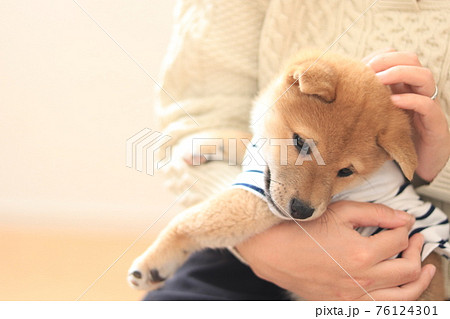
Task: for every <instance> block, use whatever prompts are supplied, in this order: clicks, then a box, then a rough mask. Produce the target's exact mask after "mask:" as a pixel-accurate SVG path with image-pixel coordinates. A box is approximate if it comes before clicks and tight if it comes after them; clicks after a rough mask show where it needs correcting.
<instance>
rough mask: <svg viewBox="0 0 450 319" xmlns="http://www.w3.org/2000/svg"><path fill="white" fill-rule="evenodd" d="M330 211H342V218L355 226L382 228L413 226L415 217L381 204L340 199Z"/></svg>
mask: <svg viewBox="0 0 450 319" xmlns="http://www.w3.org/2000/svg"><path fill="white" fill-rule="evenodd" d="M329 208H330V211H334V210H336V211H338V210H340V211H342V212H345V214H339V216H340V218H343V217H345V221H346V222H348V223H350V224H351V225H352V226H353V228H356V227H364V226H378V227H382V228H396V227H400V226H404V225H406V224H408V225H410V226H412V224H413V223H414V218H413V217H412V216H411V215H409V214H408V213H406V212H404V211H399V210H394V209H392V208H390V207H387V206H385V205H381V204H374V203H364V202H353V201H339V202H336V203H333V204H331V205H330V206H329Z"/></svg>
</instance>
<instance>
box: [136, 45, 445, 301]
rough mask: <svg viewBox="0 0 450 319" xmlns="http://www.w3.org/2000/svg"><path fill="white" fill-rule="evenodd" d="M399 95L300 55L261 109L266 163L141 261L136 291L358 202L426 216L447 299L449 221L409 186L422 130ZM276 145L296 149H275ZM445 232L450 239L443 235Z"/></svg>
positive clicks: (335, 59)
mask: <svg viewBox="0 0 450 319" xmlns="http://www.w3.org/2000/svg"><path fill="white" fill-rule="evenodd" d="M390 95H391V93H390V90H389V88H388V87H386V86H384V85H382V84H381V83H380V82H379V81H378V79H377V78H376V76H375V74H374V72H373V71H372V70H371V69H370V68H369V67H367V66H366V65H364V64H363V63H361V62H359V61H354V60H352V59H349V58H345V57H342V56H339V55H335V54H331V53H327V54H326V55H324V56H320V55H319V54H318V53H317V52H301V53H299V54H297V55H296V56H294V57H293V59H292V60H290V61H289V63H287V66H286V68H284V69H283V70H282V72H281V74H280V75H279V76H278V77H277V78H276V79H275V80H274V81H273V82H272V83H271V84H270V85H269V86H268V87H267V88H266V89H265V90H263V91H262V92H261V94H260V95H259V97H258V98H257V99H256V100H255V103H254V108H253V111H252V118H253V121H252V122H253V123H255V125H254V126H253V134H254V135H253V137H254V141H258V140H265V141H266V143H264V144H263V145H262V146H261V147H259V148H258V149H257V151H258V152H259V153H260V155H261V156H262V158H263V159H264V161H265V163H264V164H263V165H260V167H259V168H258V169H250V170H246V171H245V172H244V173H243V174H244V176H243V178H244V180H245V178H246V176H247V177H249V176H250V178H247V181H244V182H243V181H242V180H241V181H240V182H237V183H235V185H234V186H232V187H230V189H228V190H226V191H224V192H222V193H220V194H218V195H216V196H214V197H213V198H210V199H207V200H206V201H204V202H203V203H200V204H198V205H195V206H193V207H191V208H189V209H187V210H185V211H184V212H182V213H180V214H179V215H178V216H176V217H175V218H174V219H173V220H172V221H171V222H170V223H169V225H168V226H167V227H166V228H165V229H164V230H163V232H162V233H161V234H160V235H159V237H158V238H157V240H156V241H155V242H154V243H153V244H152V245H151V246H150V247H149V248H148V250H147V251H146V252H145V253H144V254H143V255H142V256H140V257H139V258H137V259H136V260H135V262H134V263H133V265H132V266H131V268H130V270H129V275H128V280H129V282H130V284H131V285H132V286H133V287H136V288H138V289H148V290H150V289H156V288H158V287H160V286H161V285H163V283H164V280H165V279H167V278H169V277H170V276H171V275H172V274H173V273H174V272H175V271H176V270H177V268H178V267H179V266H180V265H182V264H183V263H184V262H185V261H186V259H187V258H188V257H189V256H190V254H191V253H193V252H195V251H198V250H201V249H204V248H224V247H230V246H235V245H237V244H238V243H240V242H242V241H244V240H246V239H248V238H249V237H251V236H253V235H255V234H257V233H260V232H263V231H264V230H266V229H268V228H269V227H271V226H274V225H276V224H278V223H280V222H283V221H284V220H292V219H295V220H297V221H300V222H303V221H308V220H312V219H315V218H318V217H320V216H321V215H323V214H325V213H326V212H327V207H328V205H329V204H330V202H332V201H336V200H341V199H349V200H357V201H370V202H379V203H383V204H386V205H388V206H391V207H393V208H395V209H402V210H405V211H408V213H410V214H413V215H414V216H415V217H416V219H417V220H418V222H417V223H418V224H417V225H416V227H415V228H413V231H412V232H417V231H421V232H422V233H424V236H425V245H424V250H423V259H424V258H425V257H428V259H427V260H425V262H429V261H430V259H433V260H432V262H433V263H434V264H435V265H436V267H437V272H436V274H439V273H440V275H436V276H435V279H433V283H432V285H431V286H430V288H429V289H428V291H427V294H426V295H424V297H423V298H424V299H430V300H441V299H443V298H444V297H445V296H444V294H445V293H444V286H443V282H444V281H443V280H442V269H441V268H442V267H441V263H440V259H441V257H440V256H437V255H436V253H435V252H440V253H441V254H447V253H448V247H446V246H445V245H448V242H447V244H445V240H446V238H448V220H447V219H446V217H445V214H444V213H443V212H441V211H440V210H439V209H437V208H435V207H434V206H432V205H431V204H430V203H424V202H423V201H421V200H420V199H419V198H418V196H417V195H416V194H415V193H414V191H413V189H412V186H410V185H409V183H408V180H411V179H412V177H413V174H414V171H415V169H416V166H417V155H416V152H415V148H414V143H413V140H412V135H413V131H412V128H411V124H410V117H409V116H408V114H407V113H406V112H405V111H403V110H401V109H399V108H397V107H395V106H394V105H393V104H392V102H391V100H390ZM275 139H276V140H278V141H280V140H281V141H285V142H286V143H285V144H283V145H281V144H280V143H271V142H270V141H272V140H275ZM267 141H269V142H267ZM254 146H255V145H254ZM282 147H284V150H285V152H281V153H280V150H281V148H282ZM280 154H283V156H280ZM314 154H316V155H318V154H320V158H321V161H322V164H320V163H318V161H317V157H316V161H314V160H308V159H311V155H314ZM299 163H300V164H299ZM206 165H207V164H206ZM252 174H253V175H252ZM238 180H239V178H238ZM249 180H250V182H249ZM252 180H254V183H253V182H252ZM430 218H431V219H430ZM421 223H423V224H421ZM379 231H382V230H381V229H380V230H377V229H369V228H366V229H362V230H361V233H363V234H365V235H367V236H369V235H371V234H373V233H376V232H379ZM440 232H442V233H443V234H444V235H443V236H444V238H442V237H440V235H436V233H440ZM445 232H446V235H445ZM445 236H447V237H445ZM349 245H351V243H349ZM446 249H447V250H446ZM436 256H437V257H436Z"/></svg>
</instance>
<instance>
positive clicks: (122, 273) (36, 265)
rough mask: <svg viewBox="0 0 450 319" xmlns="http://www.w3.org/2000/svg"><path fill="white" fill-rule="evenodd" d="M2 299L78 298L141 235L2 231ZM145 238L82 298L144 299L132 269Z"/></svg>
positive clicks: (0, 293)
mask: <svg viewBox="0 0 450 319" xmlns="http://www.w3.org/2000/svg"><path fill="white" fill-rule="evenodd" d="M0 233H1V234H2V240H1V241H0V254H1V259H0V269H2V271H1V272H0V300H75V299H77V298H78V296H80V295H81V294H82V293H83V291H84V290H85V289H86V288H87V287H89V285H90V284H91V283H92V282H93V281H94V280H95V279H96V278H97V277H98V276H100V274H102V273H103V272H104V271H105V270H106V269H107V267H108V266H109V265H111V264H112V263H113V262H114V260H115V259H116V258H117V257H119V256H120V254H121V253H122V252H123V251H124V250H125V249H126V248H127V247H128V246H129V245H130V243H131V242H133V241H134V240H135V239H136V237H137V236H138V235H139V234H136V233H130V234H123V233H121V234H120V235H114V234H112V233H106V234H93V233H90V234H87V233H84V234H83V233H77V232H75V231H55V230H45V229H44V228H41V229H39V228H28V229H24V228H21V229H17V228H16V229H14V228H5V227H0ZM151 239H152V235H148V236H144V237H143V238H142V240H140V241H139V242H138V243H137V244H136V245H135V246H134V248H132V249H131V250H130V251H129V252H128V253H127V254H125V255H124V256H123V258H121V259H120V260H119V261H118V262H117V263H116V264H115V265H114V266H113V267H112V268H111V269H110V270H109V271H108V272H107V273H106V274H105V275H104V276H103V277H102V278H101V279H100V280H98V282H97V283H96V284H95V285H94V286H93V287H92V288H91V289H90V290H89V291H88V292H87V293H86V294H85V295H84V296H83V298H82V299H81V300H139V299H140V298H141V296H142V292H138V291H135V290H133V289H132V288H130V287H128V285H127V283H126V280H125V278H126V272H127V269H128V267H129V265H130V263H131V261H132V260H133V258H135V257H136V256H137V255H138V254H139V252H141V251H143V249H144V248H145V247H146V246H147V244H148V243H149V242H151Z"/></svg>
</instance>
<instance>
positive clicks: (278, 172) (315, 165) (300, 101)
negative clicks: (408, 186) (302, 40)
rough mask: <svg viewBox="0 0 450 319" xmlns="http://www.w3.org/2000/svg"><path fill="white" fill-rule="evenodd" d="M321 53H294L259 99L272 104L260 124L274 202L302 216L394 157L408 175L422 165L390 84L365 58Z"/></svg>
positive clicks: (280, 209) (283, 210) (258, 131)
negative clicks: (384, 82)
mask: <svg viewBox="0 0 450 319" xmlns="http://www.w3.org/2000/svg"><path fill="white" fill-rule="evenodd" d="M318 57H319V55H318V54H314V53H307V54H300V55H299V56H297V57H296V58H294V59H293V60H292V61H291V62H290V63H289V64H288V67H287V68H286V69H285V71H284V72H283V74H282V76H281V77H280V78H278V79H277V81H275V82H274V83H273V84H272V86H270V87H269V88H268V90H266V91H265V92H264V93H263V94H262V95H261V97H260V99H259V101H258V100H257V103H256V105H257V106H256V108H261V107H259V106H258V104H260V105H265V106H267V105H272V107H271V108H270V109H269V111H267V112H265V113H264V115H263V116H262V119H261V122H262V125H260V126H258V127H257V128H256V129H255V135H256V136H259V137H263V138H267V140H268V142H266V143H265V144H264V146H263V148H262V153H263V156H264V158H265V160H266V162H267V164H268V166H267V171H266V192H267V193H268V199H269V203H270V204H271V206H272V209H273V210H275V211H277V212H278V213H279V214H281V215H283V216H286V215H287V214H289V215H290V216H291V217H293V218H296V219H302V220H309V219H314V218H317V217H319V216H321V215H322V214H323V213H324V212H325V211H326V209H327V206H328V204H329V202H330V200H331V198H332V196H334V195H335V194H337V193H339V192H342V191H344V190H346V189H349V188H351V187H354V186H356V185H357V184H358V183H361V182H363V181H364V179H366V178H367V177H369V176H370V175H371V174H372V173H374V172H375V171H377V170H378V169H379V168H380V167H381V165H382V164H383V163H384V162H385V161H387V160H389V159H393V160H395V161H396V162H397V163H398V165H399V166H400V168H401V169H402V171H403V173H404V175H405V176H406V177H407V178H408V179H411V178H412V176H413V174H414V171H415V168H416V165H417V156H416V153H415V148H414V144H413V141H412V131H411V125H410V119H409V116H408V115H407V114H406V113H405V112H404V111H402V110H400V109H398V108H396V107H395V106H394V105H393V104H392V103H391V100H390V90H389V88H387V87H385V86H384V85H382V84H381V83H380V82H379V81H378V79H377V78H376V77H375V74H374V72H373V71H372V70H371V69H369V68H368V67H367V66H365V65H364V64H362V63H361V62H359V61H358V62H357V61H354V60H350V59H347V58H343V57H341V56H337V55H332V54H327V55H325V56H323V57H321V58H320V59H318V60H317V58H318ZM293 83H294V84H293ZM292 84H293V85H292ZM280 96H281V97H280ZM262 108H263V109H264V111H266V110H267V107H262ZM261 113H263V112H261ZM274 141H275V142H274ZM283 149H284V150H283ZM286 150H287V152H286Z"/></svg>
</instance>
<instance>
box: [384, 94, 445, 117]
mask: <svg viewBox="0 0 450 319" xmlns="http://www.w3.org/2000/svg"><path fill="white" fill-rule="evenodd" d="M391 100H392V103H394V105H395V106H398V107H400V108H402V109H407V110H413V111H415V112H417V113H419V114H422V115H431V116H432V115H433V113H435V114H436V116H437V118H438V119H440V118H441V117H442V114H441V113H440V112H433V111H434V109H435V110H436V111H438V110H440V108H439V107H437V106H436V101H433V100H432V99H430V98H429V97H427V96H425V95H420V94H414V93H403V94H394V95H392V96H391Z"/></svg>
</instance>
